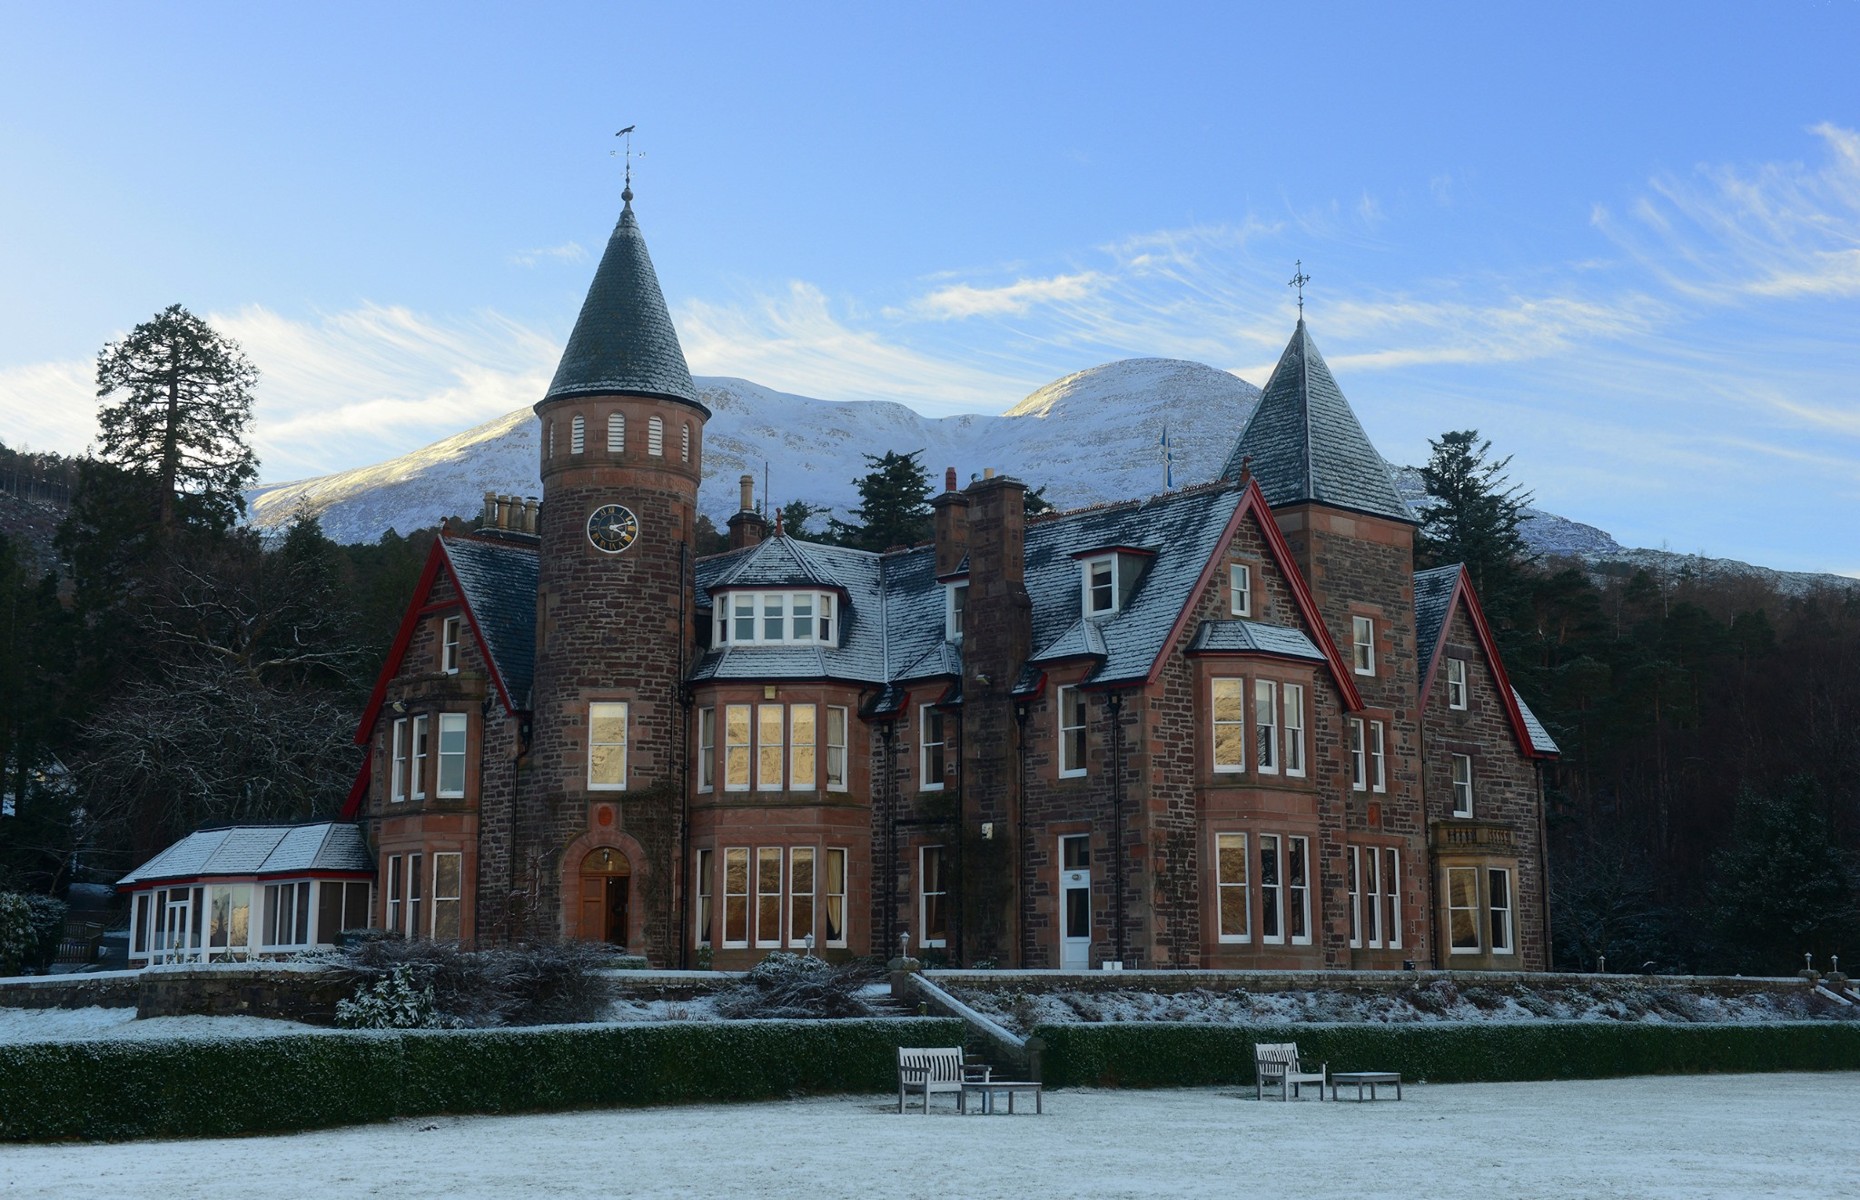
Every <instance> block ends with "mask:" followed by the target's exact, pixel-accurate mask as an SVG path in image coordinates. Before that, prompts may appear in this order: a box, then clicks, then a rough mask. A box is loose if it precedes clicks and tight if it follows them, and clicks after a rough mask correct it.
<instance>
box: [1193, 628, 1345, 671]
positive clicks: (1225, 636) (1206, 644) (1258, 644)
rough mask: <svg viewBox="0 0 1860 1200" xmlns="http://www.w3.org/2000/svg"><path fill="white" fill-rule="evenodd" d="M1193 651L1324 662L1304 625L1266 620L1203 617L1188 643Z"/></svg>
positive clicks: (1321, 652) (1195, 652)
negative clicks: (1295, 626) (1288, 626)
mask: <svg viewBox="0 0 1860 1200" xmlns="http://www.w3.org/2000/svg"><path fill="white" fill-rule="evenodd" d="M1188 652H1189V653H1190V654H1218V653H1223V652H1224V653H1238V654H1277V655H1279V656H1281V657H1284V658H1306V659H1310V660H1312V661H1313V662H1323V661H1324V652H1323V651H1322V650H1320V649H1318V648H1317V643H1316V642H1313V641H1312V640H1311V638H1310V636H1309V635H1307V634H1306V633H1305V631H1304V630H1302V629H1288V628H1286V627H1285V626H1283V625H1268V624H1266V623H1265V622H1263V621H1203V622H1202V623H1201V625H1200V627H1198V628H1197V629H1196V630H1195V637H1194V640H1193V641H1191V642H1190V643H1189V646H1188Z"/></svg>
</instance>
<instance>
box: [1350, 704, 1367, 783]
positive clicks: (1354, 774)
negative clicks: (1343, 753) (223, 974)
mask: <svg viewBox="0 0 1860 1200" xmlns="http://www.w3.org/2000/svg"><path fill="white" fill-rule="evenodd" d="M1346 723H1347V725H1348V728H1349V731H1350V790H1351V791H1353V792H1366V791H1368V790H1369V749H1368V734H1367V733H1366V732H1365V729H1364V725H1363V718H1361V717H1350V718H1349V719H1348V721H1347V722H1346Z"/></svg>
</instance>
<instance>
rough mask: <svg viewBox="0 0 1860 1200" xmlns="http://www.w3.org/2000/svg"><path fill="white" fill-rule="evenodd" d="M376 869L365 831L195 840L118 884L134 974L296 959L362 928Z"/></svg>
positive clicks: (225, 833) (312, 827)
mask: <svg viewBox="0 0 1860 1200" xmlns="http://www.w3.org/2000/svg"><path fill="white" fill-rule="evenodd" d="M374 875H375V872H374V866H373V863H372V860H371V858H370V856H369V854H368V846H367V843H366V842H365V841H364V840H363V838H362V831H361V828H360V827H359V826H356V825H350V824H346V823H341V822H334V821H319V822H315V823H313V824H309V825H236V826H232V827H229V828H225V829H203V830H201V831H199V832H198V833H191V834H189V835H188V836H186V837H184V838H182V839H181V840H180V841H178V842H176V843H175V844H174V845H172V846H170V847H168V848H167V849H166V850H163V851H162V852H161V853H160V854H157V855H156V856H155V857H154V858H151V859H150V860H149V861H147V862H145V863H143V864H142V865H141V866H140V867H137V868H136V869H135V870H133V871H131V872H130V873H129V874H128V875H126V876H124V877H123V878H122V879H121V880H119V881H118V882H117V885H116V887H117V890H118V891H120V892H126V893H128V894H129V897H130V925H129V930H130V934H129V962H130V965H131V966H152V965H156V964H161V963H181V962H195V963H197V962H212V961H225V960H236V959H251V958H266V957H276V956H279V955H286V954H294V953H296V952H298V951H300V950H307V949H309V948H310V947H312V946H317V945H330V944H333V943H334V942H335V941H336V939H337V936H338V935H339V934H341V933H342V932H343V931H344V930H348V929H365V928H367V927H368V925H369V917H370V914H371V913H372V911H373V908H372V905H373V896H372V892H373V884H374Z"/></svg>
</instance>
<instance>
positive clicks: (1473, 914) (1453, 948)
mask: <svg viewBox="0 0 1860 1200" xmlns="http://www.w3.org/2000/svg"><path fill="white" fill-rule="evenodd" d="M1445 870H1446V876H1447V886H1446V900H1447V928H1446V935H1447V953H1449V954H1479V953H1482V952H1483V951H1484V949H1485V935H1484V933H1483V931H1482V930H1481V928H1480V926H1481V924H1482V922H1481V921H1480V920H1479V917H1480V911H1479V910H1480V903H1479V868H1478V867H1447V868H1445ZM1456 875H1464V876H1465V877H1466V878H1467V879H1470V880H1471V881H1472V890H1471V893H1470V895H1469V896H1468V897H1467V900H1468V903H1466V904H1455V903H1454V902H1453V879H1454V876H1456ZM1462 912H1463V913H1465V914H1466V920H1467V922H1468V923H1469V924H1470V925H1471V927H1472V942H1471V943H1470V944H1461V943H1460V941H1459V940H1458V939H1457V938H1455V937H1454V934H1453V915H1454V914H1455V913H1462Z"/></svg>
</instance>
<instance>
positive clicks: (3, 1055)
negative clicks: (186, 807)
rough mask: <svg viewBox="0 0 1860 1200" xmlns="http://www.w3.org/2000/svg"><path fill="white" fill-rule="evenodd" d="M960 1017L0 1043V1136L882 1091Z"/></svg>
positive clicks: (954, 1028) (311, 1124) (943, 1038)
mask: <svg viewBox="0 0 1860 1200" xmlns="http://www.w3.org/2000/svg"><path fill="white" fill-rule="evenodd" d="M962 1036H963V1025H962V1022H960V1021H957V1020H952V1019H945V1018H934V1019H916V1020H897V1019H888V1020H876V1021H831V1022H824V1021H823V1022H805V1021H745V1022H737V1023H730V1024H724V1023H718V1022H692V1023H688V1024H657V1025H602V1026H594V1027H588V1026H554V1027H550V1028H538V1029H491V1030H486V1029H459V1030H410V1031H406V1032H393V1031H385V1032H344V1033H325V1034H307V1035H306V1034H292V1035H286V1036H283V1037H265V1038H227V1039H214V1040H208V1039H181V1038H175V1039H160V1040H153V1039H152V1040H149V1041H139V1040H131V1039H112V1040H100V1041H90V1042H21V1043H7V1044H0V1140H9V1141H45V1140H51V1139H56V1138H86V1139H92V1140H111V1139H122V1138H135V1137H188V1136H195V1137H199V1136H220V1135H226V1134H237V1133H255V1132H262V1131H267V1130H281V1129H310V1128H318V1127H322V1126H328V1125H338V1124H351V1123H356V1122H365V1121H379V1120H385V1119H387V1118H389V1117H393V1116H396V1115H399V1116H419V1115H424V1114H429V1113H440V1112H449V1113H472V1112H525V1111H538V1110H545V1109H563V1108H580V1107H601V1106H610V1105H638V1104H669V1103H680V1102H693V1101H719V1100H761V1099H769V1098H772V1097H783V1096H793V1095H803V1094H809V1093H821V1092H868V1093H869V1092H888V1091H891V1090H892V1089H893V1088H894V1087H895V1086H896V1080H897V1074H896V1071H897V1053H896V1048H897V1047H899V1046H950V1045H960V1044H961V1041H962Z"/></svg>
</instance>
